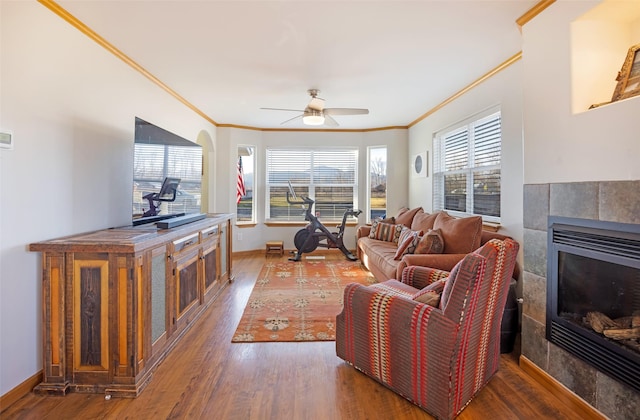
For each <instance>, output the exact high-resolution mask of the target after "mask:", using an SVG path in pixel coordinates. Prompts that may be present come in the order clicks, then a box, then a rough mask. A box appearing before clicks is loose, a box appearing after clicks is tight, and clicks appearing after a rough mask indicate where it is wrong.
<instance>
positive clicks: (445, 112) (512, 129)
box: [408, 57, 523, 241]
mask: <svg viewBox="0 0 640 420" xmlns="http://www.w3.org/2000/svg"><path fill="white" fill-rule="evenodd" d="M507 58H508V57H505V59H507ZM497 64H499V63H496V65H497ZM494 106H499V107H500V110H501V112H502V167H501V188H502V191H501V193H502V195H501V206H500V213H501V214H500V216H501V217H500V225H501V226H502V227H501V229H500V233H502V234H505V235H509V236H511V237H513V238H514V239H516V240H518V241H521V240H522V236H523V232H522V194H523V193H522V177H523V171H522V141H523V140H522V62H521V61H517V62H516V63H514V64H512V65H511V66H509V67H507V68H506V69H505V70H502V71H501V72H500V73H498V74H497V75H495V76H493V77H491V78H490V79H488V80H486V81H484V82H483V83H481V84H480V85H478V86H476V87H475V88H473V89H472V90H470V91H469V92H468V93H466V94H465V95H463V96H462V97H460V98H458V99H456V100H455V101H453V102H451V103H450V104H448V105H446V106H444V107H443V108H441V109H440V110H438V111H436V112H435V113H433V114H432V115H430V116H428V117H427V118H425V119H424V120H422V121H421V122H419V123H418V124H416V125H415V126H413V127H411V129H410V130H409V156H414V155H416V154H418V153H420V152H424V151H425V150H426V151H428V152H429V176H428V177H427V178H416V177H413V176H409V178H408V179H409V197H410V207H417V206H422V207H423V208H424V209H425V211H427V212H431V211H432V210H433V200H432V182H433V141H432V140H433V135H434V134H435V133H437V132H438V131H440V130H443V129H445V128H447V127H449V126H451V125H453V124H455V123H458V122H460V121H462V120H464V119H466V118H468V117H471V116H473V115H475V114H477V113H479V112H481V111H484V110H486V109H488V108H491V107H494Z"/></svg>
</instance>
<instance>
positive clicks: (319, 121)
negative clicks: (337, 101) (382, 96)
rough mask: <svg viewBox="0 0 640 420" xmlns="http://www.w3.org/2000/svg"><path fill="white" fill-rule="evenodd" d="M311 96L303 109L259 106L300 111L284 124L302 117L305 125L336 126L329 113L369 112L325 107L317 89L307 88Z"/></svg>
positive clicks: (354, 113)
mask: <svg viewBox="0 0 640 420" xmlns="http://www.w3.org/2000/svg"><path fill="white" fill-rule="evenodd" d="M307 93H309V95H310V96H311V101H310V102H309V104H307V106H306V107H305V109H304V111H298V110H295V109H283V108H260V109H266V110H271V111H297V112H302V115H298V116H296V117H293V118H290V119H288V120H286V121H283V122H282V123H281V124H286V123H288V122H290V121H294V120H297V119H299V118H300V117H302V123H303V124H305V125H314V126H318V125H328V126H332V127H338V126H339V124H338V122H337V121H336V120H335V119H334V118H332V117H331V115H365V114H368V113H369V110H368V109H365V108H325V107H324V99H322V98H318V93H320V91H319V90H318V89H309V90H308V91H307Z"/></svg>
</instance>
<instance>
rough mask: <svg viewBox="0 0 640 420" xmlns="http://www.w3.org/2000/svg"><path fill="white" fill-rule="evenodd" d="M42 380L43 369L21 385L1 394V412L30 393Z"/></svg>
mask: <svg viewBox="0 0 640 420" xmlns="http://www.w3.org/2000/svg"><path fill="white" fill-rule="evenodd" d="M40 382H42V369H40V370H39V371H38V372H36V373H35V374H34V375H33V376H31V377H30V378H27V379H26V380H25V381H24V382H22V383H21V384H20V385H18V386H16V387H15V388H13V389H12V390H10V391H8V392H7V393H6V394H4V395H2V396H0V413H1V412H2V411H3V410H4V409H5V408H7V407H9V406H10V405H11V404H13V403H14V402H16V401H18V400H19V399H20V398H22V397H24V396H25V395H27V394H28V393H30V392H31V391H32V390H33V388H35V387H36V385H38V384H39V383H40Z"/></svg>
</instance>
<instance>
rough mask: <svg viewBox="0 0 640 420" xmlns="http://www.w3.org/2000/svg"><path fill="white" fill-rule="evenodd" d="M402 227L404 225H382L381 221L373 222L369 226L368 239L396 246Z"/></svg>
mask: <svg viewBox="0 0 640 420" xmlns="http://www.w3.org/2000/svg"><path fill="white" fill-rule="evenodd" d="M403 227H404V225H401V224H391V223H383V222H381V221H378V220H374V221H373V223H372V224H371V231H370V232H369V237H370V238H371V239H377V240H379V241H385V242H393V243H396V244H397V243H398V239H399V238H400V233H401V232H402V228H403Z"/></svg>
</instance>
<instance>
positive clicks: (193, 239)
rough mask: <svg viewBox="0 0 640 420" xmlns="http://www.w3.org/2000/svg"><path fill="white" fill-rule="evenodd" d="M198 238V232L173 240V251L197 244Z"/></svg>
mask: <svg viewBox="0 0 640 420" xmlns="http://www.w3.org/2000/svg"><path fill="white" fill-rule="evenodd" d="M199 239H200V237H199V234H198V233H194V234H192V235H189V236H185V237H184V238H180V239H178V240H175V241H173V252H180V251H183V250H185V249H186V248H188V247H190V246H192V245H197V244H198V243H199V242H200V241H199Z"/></svg>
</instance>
